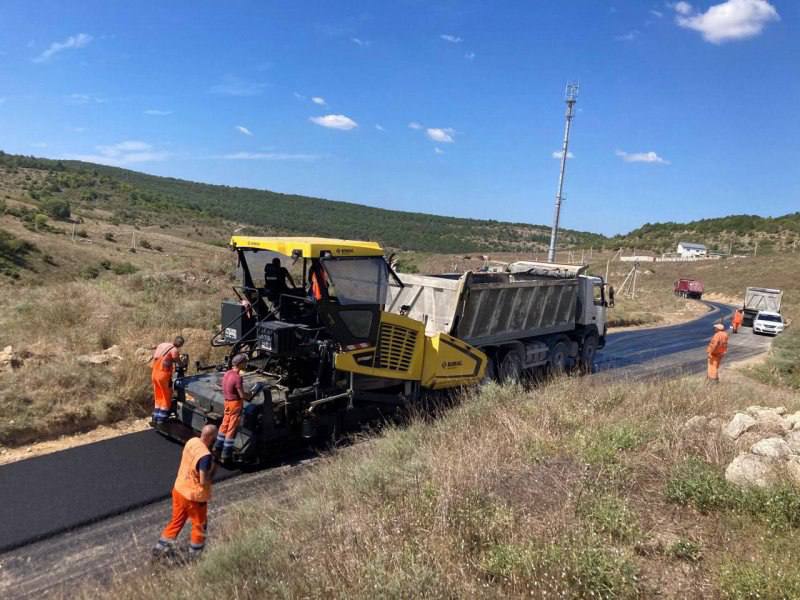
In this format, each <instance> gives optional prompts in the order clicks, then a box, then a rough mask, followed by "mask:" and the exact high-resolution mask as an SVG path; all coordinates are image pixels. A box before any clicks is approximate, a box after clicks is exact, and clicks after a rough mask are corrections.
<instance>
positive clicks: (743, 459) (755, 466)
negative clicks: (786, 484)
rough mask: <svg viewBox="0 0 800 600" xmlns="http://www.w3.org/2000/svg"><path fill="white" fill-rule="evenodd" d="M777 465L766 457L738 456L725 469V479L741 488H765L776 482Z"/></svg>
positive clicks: (776, 462)
mask: <svg viewBox="0 0 800 600" xmlns="http://www.w3.org/2000/svg"><path fill="white" fill-rule="evenodd" d="M779 464H780V463H779V462H778V461H777V460H775V459H774V458H769V457H767V456H759V455H757V454H749V453H744V454H740V455H739V456H737V457H736V458H734V459H733V461H732V462H731V464H729V465H728V468H727V469H725V479H727V480H728V481H729V482H731V483H733V484H736V485H739V486H743V487H767V486H768V485H771V484H773V483H776V482H777V481H778V473H777V471H778V466H779Z"/></svg>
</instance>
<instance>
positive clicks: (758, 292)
mask: <svg viewBox="0 0 800 600" xmlns="http://www.w3.org/2000/svg"><path fill="white" fill-rule="evenodd" d="M782 299H783V292H782V291H781V290H773V289H770V288H758V287H749V288H747V290H746V291H745V294H744V309H745V310H746V311H748V312H752V313H756V312H758V311H760V310H765V311H769V312H776V313H779V312H781V300H782Z"/></svg>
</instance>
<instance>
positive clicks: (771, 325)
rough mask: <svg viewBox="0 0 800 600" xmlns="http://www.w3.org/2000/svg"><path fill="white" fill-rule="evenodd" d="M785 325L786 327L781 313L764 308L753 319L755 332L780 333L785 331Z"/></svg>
mask: <svg viewBox="0 0 800 600" xmlns="http://www.w3.org/2000/svg"><path fill="white" fill-rule="evenodd" d="M784 327H786V325H785V323H784V322H783V317H782V316H781V315H780V313H776V312H769V311H766V310H762V311H759V313H758V314H757V315H756V318H755V319H753V333H767V334H769V335H778V334H779V333H780V332H781V331H783V328H784Z"/></svg>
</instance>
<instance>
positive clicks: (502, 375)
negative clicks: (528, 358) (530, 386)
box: [498, 350, 522, 383]
mask: <svg viewBox="0 0 800 600" xmlns="http://www.w3.org/2000/svg"><path fill="white" fill-rule="evenodd" d="M521 378H522V358H520V356H519V352H516V351H514V350H512V351H511V352H507V353H506V355H505V356H504V357H503V360H502V361H501V362H500V369H499V372H498V379H499V381H500V383H517V382H518V381H519V380H520V379H521Z"/></svg>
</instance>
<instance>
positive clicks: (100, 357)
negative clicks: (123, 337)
mask: <svg viewBox="0 0 800 600" xmlns="http://www.w3.org/2000/svg"><path fill="white" fill-rule="evenodd" d="M77 360H78V362H79V363H81V364H87V365H107V364H108V363H110V362H111V361H114V360H122V352H121V351H120V349H119V346H116V345H115V346H111V347H110V348H106V349H105V350H103V351H102V352H95V353H93V354H84V355H83V356H79V357H78V358H77Z"/></svg>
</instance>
